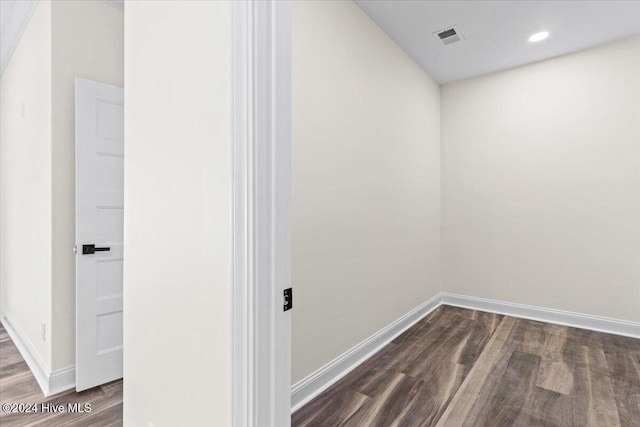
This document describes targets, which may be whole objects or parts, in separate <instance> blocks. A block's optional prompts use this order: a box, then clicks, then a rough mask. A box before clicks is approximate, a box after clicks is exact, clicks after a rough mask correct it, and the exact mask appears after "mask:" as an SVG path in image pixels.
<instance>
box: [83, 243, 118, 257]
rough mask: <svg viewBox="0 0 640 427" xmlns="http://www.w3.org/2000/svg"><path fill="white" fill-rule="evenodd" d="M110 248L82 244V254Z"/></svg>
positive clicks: (104, 250)
mask: <svg viewBox="0 0 640 427" xmlns="http://www.w3.org/2000/svg"><path fill="white" fill-rule="evenodd" d="M110 250H111V248H108V247H105V248H96V245H82V255H91V254H94V253H96V252H107V251H110Z"/></svg>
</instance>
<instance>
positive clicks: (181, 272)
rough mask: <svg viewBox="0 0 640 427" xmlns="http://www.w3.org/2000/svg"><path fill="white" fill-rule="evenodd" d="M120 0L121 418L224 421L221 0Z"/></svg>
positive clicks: (140, 422) (225, 162)
mask: <svg viewBox="0 0 640 427" xmlns="http://www.w3.org/2000/svg"><path fill="white" fill-rule="evenodd" d="M126 8H127V9H126V14H125V106H126V107H125V206H126V209H125V237H124V241H125V259H126V262H125V273H124V275H125V281H124V304H125V307H124V325H125V329H124V348H125V351H124V376H125V378H126V380H125V382H124V422H125V425H130V426H151V425H152V426H156V427H161V426H178V425H181V426H194V427H197V426H227V425H230V408H231V403H230V395H231V381H230V358H231V356H230V354H231V346H230V340H231V337H230V328H231V325H230V315H231V314H230V298H231V297H230V283H231V273H230V265H231V259H230V251H231V248H230V209H231V194H230V188H231V183H230V175H231V171H230V163H231V153H230V120H231V119H230V111H229V107H230V102H231V101H230V96H229V93H230V25H229V20H230V10H229V3H228V2H226V1H224V2H223V1H220V2H202V1H167V2H145V1H140V2H128V3H127V6H126Z"/></svg>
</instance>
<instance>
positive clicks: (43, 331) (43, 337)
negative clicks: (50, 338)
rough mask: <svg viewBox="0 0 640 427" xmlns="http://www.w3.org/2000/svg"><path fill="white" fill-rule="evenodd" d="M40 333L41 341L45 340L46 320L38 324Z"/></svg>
mask: <svg viewBox="0 0 640 427" xmlns="http://www.w3.org/2000/svg"><path fill="white" fill-rule="evenodd" d="M40 329H41V331H40V333H41V335H42V341H46V340H47V323H46V322H42V323H41V325H40Z"/></svg>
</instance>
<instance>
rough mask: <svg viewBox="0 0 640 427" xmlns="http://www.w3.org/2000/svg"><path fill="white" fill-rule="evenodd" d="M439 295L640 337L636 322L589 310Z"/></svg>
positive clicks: (464, 303)
mask: <svg viewBox="0 0 640 427" xmlns="http://www.w3.org/2000/svg"><path fill="white" fill-rule="evenodd" d="M440 297H441V300H442V304H445V305H453V306H456V307H463V308H470V309H473V310H479V311H488V312H491V313H498V314H505V315H507V316H513V317H520V318H523V319H530V320H537V321H540V322H546V323H555V324H558V325H564V326H571V327H574V328H581V329H590V330H592V331H598V332H605V333H608V334H615V335H624V336H627V337H632V338H640V323H639V322H630V321H626V320H618V319H610V318H608V317H600V316H592V315H589V314H582V313H573V312H571V311H564V310H555V309H551V308H543V307H536V306H532V305H525V304H516V303H513V302H504V301H496V300H491V299H486V298H478V297H469V296H466V295H456V294H449V293H440Z"/></svg>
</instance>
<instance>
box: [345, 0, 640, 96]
mask: <svg viewBox="0 0 640 427" xmlns="http://www.w3.org/2000/svg"><path fill="white" fill-rule="evenodd" d="M355 2H356V3H357V4H358V6H360V8H361V9H362V10H364V12H365V13H366V14H367V15H369V17H371V19H372V20H373V21H374V22H376V23H377V24H378V25H379V26H380V27H381V28H382V29H383V30H384V31H386V33H387V34H389V36H390V37H391V38H392V39H394V40H395V41H396V43H398V44H399V45H400V46H401V47H402V48H403V49H404V50H405V51H406V52H407V53H408V54H409V55H410V56H411V57H412V58H413V59H414V60H415V61H416V62H417V63H418V64H420V66H422V68H424V69H425V70H426V71H427V72H428V73H429V74H430V75H431V76H432V77H433V78H434V79H435V80H436V81H438V83H441V84H445V83H451V82H454V81H457V80H462V79H467V78H470V77H475V76H479V75H482V74H487V73H492V72H495V71H499V70H505V69H508V68H513V67H517V66H519V65H524V64H528V63H531V62H536V61H540V60H543V59H548V58H552V57H554V56H559V55H563V54H566V53H570V52H575V51H578V50H581V49H585V48H589V47H592V46H597V45H600V44H603V43H607V42H611V41H614V40H617V39H621V38H624V37H629V36H632V35H636V34H640V0H635V1H612V0H609V1H591V0H589V1H575V0H574V1H406V0H396V1H393V0H355ZM450 26H455V27H456V29H457V30H458V31H459V32H460V33H462V35H463V37H464V39H465V40H463V41H461V42H458V43H454V44H451V45H449V46H443V45H442V44H440V42H439V41H437V40H436V39H435V38H434V36H433V33H434V32H436V31H439V30H442V29H444V28H447V27H450ZM539 31H548V32H549V33H550V35H549V38H547V39H546V40H544V41H541V42H537V43H532V42H529V41H528V39H529V36H530V35H531V34H533V33H536V32H539Z"/></svg>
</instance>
